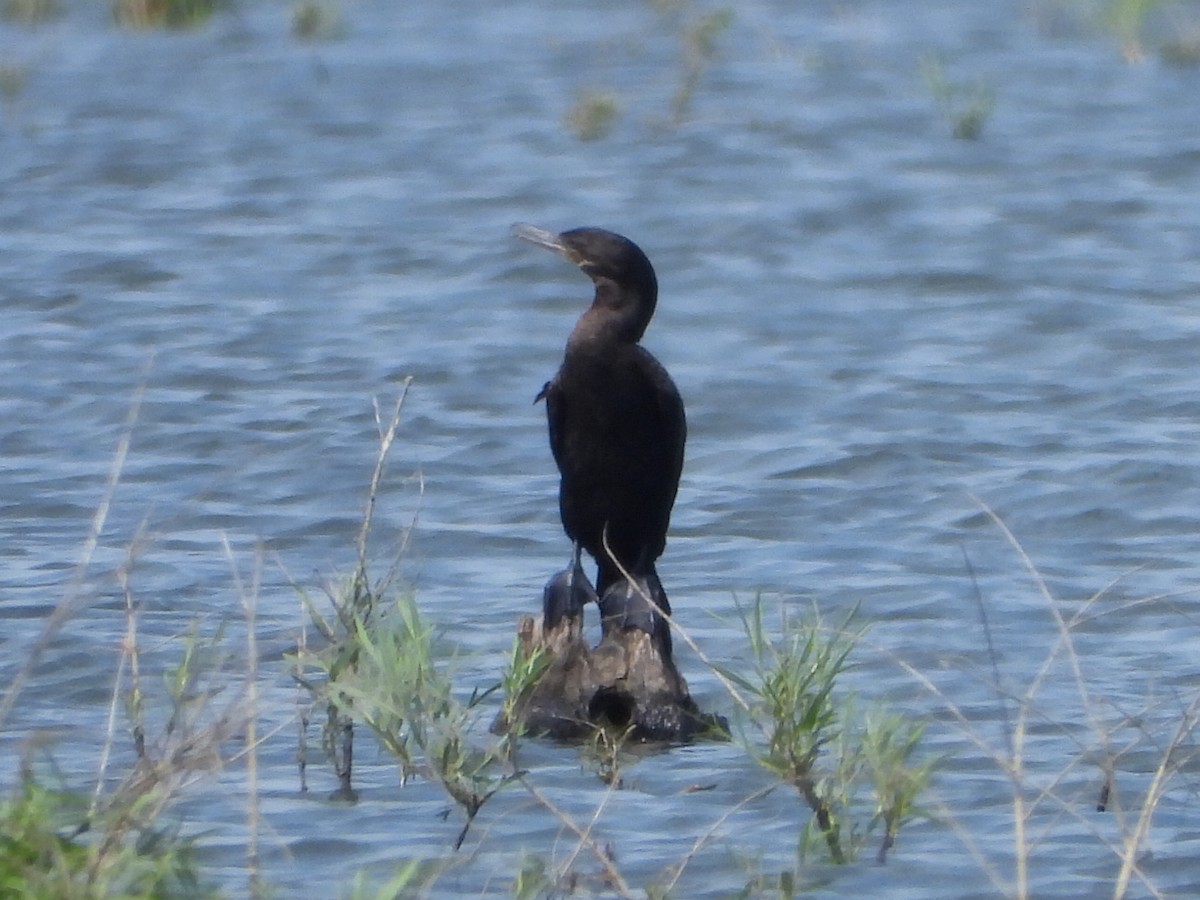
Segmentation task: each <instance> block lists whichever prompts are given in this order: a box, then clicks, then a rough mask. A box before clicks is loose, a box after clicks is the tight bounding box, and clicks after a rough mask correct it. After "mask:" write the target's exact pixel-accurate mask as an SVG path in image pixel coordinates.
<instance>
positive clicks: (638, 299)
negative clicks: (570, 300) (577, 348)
mask: <svg viewBox="0 0 1200 900" xmlns="http://www.w3.org/2000/svg"><path fill="white" fill-rule="evenodd" d="M595 282H596V296H595V297H594V298H593V299H592V305H591V306H590V307H588V310H587V312H585V313H584V314H583V315H582V316H580V318H579V322H578V323H576V325H575V330H574V331H572V332H571V342H572V343H578V342H582V341H586V342H593V341H596V342H604V343H620V344H636V343H637V342H638V341H640V340H641V339H642V335H643V334H645V332H646V326H648V325H649V324H650V318H651V317H652V316H653V315H654V307H655V305H656V303H657V301H658V291H657V290H656V286H655V285H649V286H646V285H639V286H637V287H633V286H630V285H626V284H620V283H618V282H616V281H613V280H612V279H609V278H602V277H601V278H596V279H595Z"/></svg>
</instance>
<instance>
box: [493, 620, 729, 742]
mask: <svg viewBox="0 0 1200 900" xmlns="http://www.w3.org/2000/svg"><path fill="white" fill-rule="evenodd" d="M517 635H518V637H519V639H520V642H521V648H522V651H523V652H524V653H526V654H527V655H532V654H533V653H535V652H537V651H538V650H539V649H541V650H542V651H544V652H546V653H547V654H549V657H550V663H549V666H548V667H547V668H546V670H545V672H543V673H542V676H541V678H540V679H539V680H538V682H537V684H535V685H534V686H533V687H532V688H531V689H529V690H528V691H527V692H526V693H525V695H524V696H522V697H521V698H519V700H518V701H517V703H516V704H515V705H514V714H513V717H514V719H515V720H516V722H509V721H506V720H504V718H503V716H501V717H500V718H499V719H497V721H496V723H495V725H494V726H493V727H494V729H495V730H497V731H500V732H504V731H507V730H509V729H510V728H511V727H512V726H513V725H514V724H518V723H519V724H520V725H522V726H523V727H524V729H525V730H526V731H527V732H529V733H530V734H534V735H541V736H545V737H551V738H555V739H557V740H566V741H572V740H581V739H584V738H587V737H590V736H591V735H592V734H594V733H595V731H596V729H597V728H604V727H610V728H618V729H622V730H626V729H627V730H628V731H629V732H630V736H631V737H632V738H634V739H635V740H642V741H665V742H680V741H690V740H692V739H694V738H696V737H699V736H702V735H705V734H710V735H724V734H726V733H728V723H726V721H725V719H724V718H723V717H721V716H718V715H713V714H710V713H705V712H702V711H701V710H700V709H699V707H697V706H696V703H695V701H694V700H692V697H691V695H690V694H689V693H688V688H687V682H686V681H684V679H683V676H682V675H680V674H679V670H678V669H677V668H676V667H675V662H674V660H673V659H672V658H671V650H670V645H669V644H667V645H666V646H665V647H662V646H660V644H661V642H660V641H656V640H655V638H654V636H653V635H651V634H648V633H647V632H646V631H644V630H641V629H637V628H624V627H620V626H619V625H613V624H609V623H606V624H605V628H604V634H603V637H602V638H601V639H600V642H599V643H598V644H597V645H596V646H595V647H594V648H593V647H589V646H588V644H587V641H586V640H585V639H584V636H583V611H582V610H579V611H578V612H576V613H575V614H574V615H568V616H564V617H562V618H560V619H559V620H558V621H557V622H555V623H554V624H553V625H551V626H549V627H547V626H546V624H545V619H536V618H534V617H533V616H522V617H521V620H520V622H519V624H518V626H517Z"/></svg>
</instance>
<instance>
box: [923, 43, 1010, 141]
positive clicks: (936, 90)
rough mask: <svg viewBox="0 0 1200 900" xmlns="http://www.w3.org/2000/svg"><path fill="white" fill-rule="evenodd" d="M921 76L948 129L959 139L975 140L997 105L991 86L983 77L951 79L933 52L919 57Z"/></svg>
mask: <svg viewBox="0 0 1200 900" xmlns="http://www.w3.org/2000/svg"><path fill="white" fill-rule="evenodd" d="M921 76H922V77H923V78H924V80H925V86H926V87H927V88H929V92H930V93H931V94H932V95H933V99H934V101H935V102H936V103H937V106H938V110H939V111H940V112H941V114H942V117H943V118H944V119H945V120H946V121H947V122H948V123H949V124H950V133H951V134H952V135H954V137H956V138H959V139H960V140H968V141H973V140H977V139H978V138H979V136H980V135H981V134H982V133H983V126H984V124H985V123H986V122H987V120H988V117H989V116H991V114H992V109H993V107H994V106H995V105H996V100H995V96H994V95H993V93H992V89H991V88H990V87H988V85H987V84H986V83H985V82H983V81H976V82H973V83H971V84H965V83H961V82H956V81H951V80H950V78H949V77H948V76H947V75H946V71H945V69H944V67H943V66H942V63H941V61H940V60H939V59H937V57H934V56H926V57H924V58H923V59H922V60H921Z"/></svg>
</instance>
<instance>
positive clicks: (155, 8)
mask: <svg viewBox="0 0 1200 900" xmlns="http://www.w3.org/2000/svg"><path fill="white" fill-rule="evenodd" d="M225 2H226V0H114V3H113V16H114V17H115V18H116V20H117V22H118V23H119V24H121V25H122V26H124V27H126V28H194V27H196V26H198V25H203V24H204V23H205V22H207V21H208V20H209V19H210V18H212V15H213V13H214V12H216V11H217V10H218V9H220V8H221V7H222V6H223V5H224V3H225Z"/></svg>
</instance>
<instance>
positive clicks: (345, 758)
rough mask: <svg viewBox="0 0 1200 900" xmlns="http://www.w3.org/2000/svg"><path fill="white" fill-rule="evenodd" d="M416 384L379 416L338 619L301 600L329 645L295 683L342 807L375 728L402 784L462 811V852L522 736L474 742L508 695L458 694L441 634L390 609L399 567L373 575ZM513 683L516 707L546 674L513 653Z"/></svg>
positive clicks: (410, 609)
mask: <svg viewBox="0 0 1200 900" xmlns="http://www.w3.org/2000/svg"><path fill="white" fill-rule="evenodd" d="M410 383H411V379H409V380H408V381H406V382H405V385H404V391H403V393H402V394H401V396H400V399H399V400H398V401H397V403H396V407H395V410H394V412H393V414H392V417H391V420H390V421H389V422H388V423H387V424H386V425H384V424H383V422H382V420H381V418H380V416H379V411H378V408H376V421H377V423H378V424H379V425H380V447H379V454H378V456H377V458H376V463H375V471H374V474H373V475H372V478H371V486H370V489H369V491H368V495H367V503H366V510H365V512H364V516H363V523H362V527H361V529H360V531H359V537H358V563H357V566H356V568H355V572H354V575H353V576H352V577H351V579H350V581H349V583H348V584H347V585H346V586H345V587H344V588H343V589H342V590H340V591H335V592H330V595H329V597H330V601H331V604H332V607H333V615H332V616H326V615H324V614H323V613H322V612H321V611H320V610H319V609H318V608H317V606H316V604H314V603H313V602H311V601H310V600H309V599H308V598H307V596H304V595H302V597H303V600H304V603H305V606H306V608H307V611H308V614H309V616H310V617H311V620H312V622H313V624H314V626H315V627H316V628H317V630H318V631H319V632H320V634H321V635H322V636H323V637H324V639H325V641H326V644H327V645H326V647H325V648H324V649H321V650H316V651H314V650H311V649H308V648H307V647H306V648H304V649H303V650H302V652H301V653H298V654H297V657H296V660H295V662H296V677H297V679H298V680H299V681H300V683H301V684H302V685H303V686H304V687H305V688H307V689H308V690H309V691H310V692H311V693H312V695H313V697H314V698H315V699H316V701H317V702H319V703H322V704H324V706H325V708H326V710H327V722H326V726H325V731H324V734H325V748H326V751H327V754H328V755H329V757H330V759H331V760H332V762H333V764H334V768H335V771H336V773H337V777H338V790H337V792H336V793H335V795H334V796H335V797H337V798H340V799H346V800H354V799H356V793H355V791H354V788H353V758H354V754H353V737H354V726H355V724H356V723H360V724H362V725H364V726H365V727H366V728H368V729H369V730H370V732H371V734H372V735H373V736H374V737H375V739H376V740H377V742H378V743H379V744H380V746H381V747H382V748H383V749H384V750H386V751H387V752H388V753H389V754H390V755H391V756H392V757H393V758H394V759H395V760H396V763H397V765H398V766H399V770H400V780H401V782H404V781H406V780H407V779H409V778H412V777H414V776H420V777H423V778H426V779H428V780H429V781H431V782H434V783H436V784H437V785H439V786H440V787H441V788H442V789H443V790H444V791H445V792H446V794H447V795H448V796H449V797H450V799H451V800H453V801H454V803H455V804H457V805H458V806H459V807H460V808H461V810H462V812H463V814H464V817H465V823H464V825H463V828H462V830H461V831H460V832H459V834H458V837H457V840H456V841H455V843H454V847H455V849H457V848H458V847H460V846H461V845H462V842H463V840H464V839H465V838H466V835H467V832H468V830H469V829H470V827H471V823H472V822H473V821H474V819H475V817H476V815H478V813H479V811H480V810H481V809H482V808H483V806H484V804H486V803H487V802H488V801H489V800H490V799H491V798H492V797H494V796H495V795H496V793H497V792H498V791H500V790H501V789H502V788H503V787H505V786H506V785H507V784H509V783H510V782H511V781H512V780H513V778H514V777H515V773H514V772H513V770H512V768H511V766H510V765H508V762H509V760H510V758H511V755H512V746H513V742H514V741H515V740H516V739H517V733H516V732H515V731H514V732H510V733H509V734H506V735H505V736H504V737H503V738H499V739H496V740H492V741H489V742H488V743H486V744H485V745H484V746H482V747H480V746H477V744H476V742H475V739H474V735H475V733H476V732H477V731H478V730H479V729H478V728H477V725H478V719H479V717H480V715H481V706H480V704H481V702H482V701H483V700H484V699H485V698H486V697H488V696H489V695H490V694H491V693H492V692H493V691H495V690H497V689H498V688H499V687H500V684H499V683H497V684H496V685H494V686H493V687H491V688H489V689H488V690H486V691H483V692H479V691H475V692H472V694H471V696H470V698H469V699H467V700H466V701H465V702H463V701H460V700H459V699H458V698H457V697H456V696H455V694H454V691H453V689H452V684H451V680H450V675H449V673H448V672H447V667H446V665H445V664H440V663H439V662H438V660H437V654H436V648H435V643H436V636H435V633H434V629H433V628H432V627H431V626H429V625H428V624H426V623H425V622H424V620H423V619H422V617H421V615H420V612H419V610H418V609H417V605H416V603H415V601H414V600H413V598H412V596H411V595H410V594H401V595H400V596H398V597H395V598H392V599H387V598H388V594H389V591H390V587H391V583H392V579H393V574H394V567H393V570H392V571H391V572H389V574H388V575H387V576H385V577H384V579H382V580H381V581H378V582H373V581H372V580H371V577H370V573H369V571H368V544H369V541H370V532H371V522H372V517H373V511H374V508H375V503H376V500H377V498H378V495H379V488H380V484H381V482H382V477H383V471H384V466H385V463H386V461H387V457H388V453H389V451H390V450H391V447H392V444H393V442H394V441H395V436H396V429H397V426H398V425H399V420H400V411H401V409H402V407H403V403H404V398H405V395H406V394H407V390H408V386H409V384H410ZM513 654H514V655H513V658H512V663H511V666H510V671H509V673H508V674H507V675H506V676H505V680H506V682H507V683H509V684H510V685H511V687H512V689H513V690H514V693H513V694H512V696H514V697H518V696H520V695H521V693H522V692H523V691H524V690H525V682H524V679H528V678H532V677H534V676H535V675H536V674H538V673H540V671H541V669H542V668H544V662H542V661H539V660H536V659H534V660H527V659H524V657H523V656H522V655H521V653H520V651H519V650H514V651H513Z"/></svg>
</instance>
